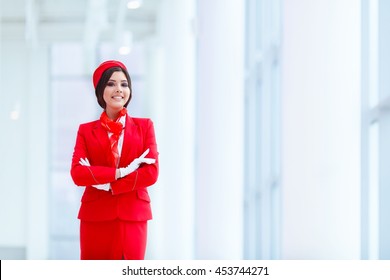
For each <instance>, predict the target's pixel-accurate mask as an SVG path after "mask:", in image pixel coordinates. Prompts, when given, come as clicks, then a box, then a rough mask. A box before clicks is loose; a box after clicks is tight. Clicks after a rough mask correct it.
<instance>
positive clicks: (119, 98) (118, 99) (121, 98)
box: [111, 95, 124, 101]
mask: <svg viewBox="0 0 390 280" xmlns="http://www.w3.org/2000/svg"><path fill="white" fill-rule="evenodd" d="M111 98H112V99H114V100H117V101H121V100H123V98H124V97H123V96H120V95H114V96H112V97H111Z"/></svg>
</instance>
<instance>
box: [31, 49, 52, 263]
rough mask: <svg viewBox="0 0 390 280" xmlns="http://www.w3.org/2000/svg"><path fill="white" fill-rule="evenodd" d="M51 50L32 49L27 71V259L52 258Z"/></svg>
mask: <svg viewBox="0 0 390 280" xmlns="http://www.w3.org/2000/svg"><path fill="white" fill-rule="evenodd" d="M48 56H49V51H48V49H47V48H46V47H45V46H43V45H40V46H39V48H30V49H29V50H28V60H27V64H26V74H27V75H28V81H27V84H26V86H25V90H26V101H27V102H26V110H25V112H26V115H27V117H28V118H27V120H26V121H27V131H26V136H27V137H26V139H25V147H26V149H27V151H28V152H27V161H26V163H25V164H26V187H27V190H26V193H25V195H26V196H27V199H26V200H27V213H26V217H27V232H26V234H27V259H47V258H48V257H49V217H50V212H49V191H50V189H49V169H50V166H49V164H48V163H49V156H50V153H49V150H50V144H51V143H50V141H49V139H50V113H52V112H51V111H50V106H49V103H50V102H49V101H50V97H49V96H50V95H49V84H50V81H49V78H50V73H49V67H48Z"/></svg>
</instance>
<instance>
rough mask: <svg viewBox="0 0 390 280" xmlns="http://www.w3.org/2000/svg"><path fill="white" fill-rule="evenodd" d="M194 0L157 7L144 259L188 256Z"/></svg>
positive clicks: (151, 69) (191, 228) (173, 0)
mask: <svg viewBox="0 0 390 280" xmlns="http://www.w3.org/2000/svg"><path fill="white" fill-rule="evenodd" d="M194 4H195V3H194V1H181V0H166V1H162V2H161V4H160V11H159V17H158V23H157V26H158V30H157V32H158V38H156V41H154V42H152V43H151V46H150V48H151V49H150V51H151V52H152V53H153V55H151V56H148V58H149V66H148V67H149V69H148V71H147V75H148V77H147V79H148V82H149V83H148V84H149V86H148V89H147V90H148V91H147V94H148V96H149V97H148V100H150V103H151V104H152V105H151V106H150V107H149V108H150V109H151V116H152V118H153V120H154V124H155V129H156V139H157V144H158V148H159V152H160V176H159V179H158V182H157V184H156V185H155V186H153V187H152V188H150V193H151V196H152V208H153V216H154V219H153V220H152V221H151V222H150V223H149V224H150V227H149V229H150V230H149V246H148V255H147V258H153V259H192V258H193V257H194V201H195V198H194V197H195V193H194V186H195V185H194V181H195V178H194V158H195V154H194V147H195V142H194V133H195V131H194V130H195V117H194V114H195V102H194V101H195V37H194V30H193V20H194V13H195V7H194Z"/></svg>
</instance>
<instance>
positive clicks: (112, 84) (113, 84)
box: [107, 82, 115, 87]
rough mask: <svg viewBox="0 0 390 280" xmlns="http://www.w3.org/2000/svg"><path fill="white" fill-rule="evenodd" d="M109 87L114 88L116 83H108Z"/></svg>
mask: <svg viewBox="0 0 390 280" xmlns="http://www.w3.org/2000/svg"><path fill="white" fill-rule="evenodd" d="M107 86H108V87H113V86H115V83H114V82H108V83H107Z"/></svg>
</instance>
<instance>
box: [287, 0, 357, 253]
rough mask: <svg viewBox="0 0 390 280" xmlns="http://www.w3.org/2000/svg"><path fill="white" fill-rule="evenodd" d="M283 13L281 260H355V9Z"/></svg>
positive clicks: (332, 6)
mask: <svg viewBox="0 0 390 280" xmlns="http://www.w3.org/2000/svg"><path fill="white" fill-rule="evenodd" d="M283 5H284V8H283V15H284V18H283V39H282V42H283V49H282V116H281V118H282V159H281V160H282V188H281V189H282V209H281V210H282V226H281V228H282V246H281V251H282V252H281V258H283V259H358V258H359V257H360V47H359V46H360V5H359V1H355V0H349V1H337V0H319V1H310V0H296V1H284V2H283Z"/></svg>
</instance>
